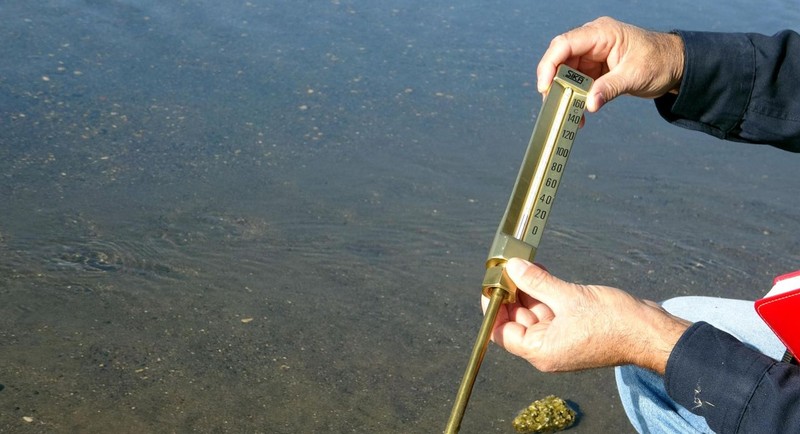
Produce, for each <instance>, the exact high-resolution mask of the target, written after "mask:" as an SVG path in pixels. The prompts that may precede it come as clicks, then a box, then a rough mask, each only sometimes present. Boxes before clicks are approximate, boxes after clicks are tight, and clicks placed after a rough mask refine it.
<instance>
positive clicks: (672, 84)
mask: <svg viewBox="0 0 800 434" xmlns="http://www.w3.org/2000/svg"><path fill="white" fill-rule="evenodd" d="M683 63H684V53H683V40H682V39H681V38H680V36H678V35H674V34H670V33H659V32H651V31H647V30H644V29H641V28H639V27H635V26H632V25H629V24H625V23H622V22H619V21H616V20H614V19H612V18H608V17H602V18H598V19H596V20H594V21H592V22H590V23H587V24H585V25H583V26H582V27H578V28H576V29H573V30H570V31H569V32H567V33H564V34H562V35H559V36H556V37H555V38H554V39H553V41H552V42H551V43H550V47H549V48H548V49H547V51H546V52H545V53H544V55H543V56H542V59H541V61H540V62H539V66H538V67H537V69H536V74H537V77H538V78H537V88H538V90H539V92H541V93H543V94H544V93H545V92H547V89H548V88H549V86H550V83H551V82H552V81H553V77H555V74H556V69H557V68H558V65H561V64H567V65H568V66H570V67H572V68H574V69H577V70H579V71H581V72H583V73H584V74H587V75H589V76H590V77H592V78H593V79H595V82H594V84H593V85H592V89H591V91H590V92H589V95H588V96H587V104H586V108H587V110H589V112H596V111H597V110H599V109H600V107H602V106H603V105H604V104H605V103H607V102H608V101H611V100H612V99H614V98H616V97H618V96H620V95H623V94H629V95H634V96H639V97H643V98H657V97H659V96H661V95H664V94H665V93H667V92H673V93H675V92H677V91H678V89H679V87H680V82H681V79H682V76H683Z"/></svg>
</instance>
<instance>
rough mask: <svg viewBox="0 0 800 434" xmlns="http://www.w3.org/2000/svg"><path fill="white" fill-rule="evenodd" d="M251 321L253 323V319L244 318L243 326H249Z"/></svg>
mask: <svg viewBox="0 0 800 434" xmlns="http://www.w3.org/2000/svg"><path fill="white" fill-rule="evenodd" d="M251 321H253V318H242V324H247V323H249V322H251Z"/></svg>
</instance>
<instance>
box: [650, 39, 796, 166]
mask: <svg viewBox="0 0 800 434" xmlns="http://www.w3.org/2000/svg"><path fill="white" fill-rule="evenodd" d="M677 33H678V34H679V35H680V36H681V37H682V38H683V42H684V47H685V60H686V61H685V64H684V73H683V80H682V81H681V88H680V92H679V93H678V95H672V94H667V95H665V96H662V97H660V98H658V99H656V108H657V109H658V111H659V113H660V114H661V116H662V117H663V118H664V119H666V120H667V121H669V122H670V123H673V124H675V125H679V126H682V127H684V128H689V129H692V130H697V131H702V132H705V133H707V134H711V135H713V136H716V137H719V138H721V139H726V140H732V141H739V142H749V143H763V144H770V145H773V146H776V147H778V148H781V149H785V150H787V151H792V152H800V83H798V80H800V35H798V34H797V33H795V32H792V31H783V32H780V33H777V34H775V35H774V36H764V35H759V34H754V33H712V32H687V31H678V32H677Z"/></svg>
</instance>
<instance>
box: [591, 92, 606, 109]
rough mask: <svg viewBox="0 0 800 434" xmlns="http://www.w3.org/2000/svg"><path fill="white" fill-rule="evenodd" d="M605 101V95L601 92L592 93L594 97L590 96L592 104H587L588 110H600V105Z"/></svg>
mask: <svg viewBox="0 0 800 434" xmlns="http://www.w3.org/2000/svg"><path fill="white" fill-rule="evenodd" d="M605 103H606V99H605V97H603V94H602V93H600V92H598V93H596V94H594V98H592V104H589V111H590V112H592V113H594V112H596V111H598V110H600V107H602V106H603V104H605Z"/></svg>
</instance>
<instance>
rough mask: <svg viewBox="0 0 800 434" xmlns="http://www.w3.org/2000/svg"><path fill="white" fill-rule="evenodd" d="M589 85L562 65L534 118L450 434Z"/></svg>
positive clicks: (508, 298)
mask: <svg viewBox="0 0 800 434" xmlns="http://www.w3.org/2000/svg"><path fill="white" fill-rule="evenodd" d="M591 85H592V79H591V78H589V77H587V76H585V75H583V74H582V73H580V72H578V71H576V70H574V69H572V68H569V67H568V66H566V65H561V66H559V68H558V71H557V72H556V77H555V78H554V79H553V83H552V84H551V85H550V90H549V91H548V93H547V97H546V98H545V100H544V103H543V105H542V109H541V112H540V113H539V117H538V118H537V119H536V125H535V126H534V128H533V134H532V135H531V140H530V143H529V144H528V150H527V151H526V152H525V157H524V158H523V160H522V167H521V168H520V171H519V175H517V181H516V183H515V184H514V190H513V191H512V193H511V198H510V199H509V201H508V206H507V207H506V211H505V214H503V219H502V220H501V221H500V226H499V227H498V228H497V233H496V234H495V236H494V241H493V242H492V247H491V248H490V249H489V257H488V258H487V260H486V274H485V275H484V278H483V294H484V295H485V296H486V297H489V306H488V307H487V309H486V313H485V315H484V318H483V322H482V323H481V328H480V330H479V332H478V338H477V339H476V341H475V346H474V347H473V349H472V354H471V355H470V359H469V363H468V364H467V369H466V372H465V373H464V378H463V379H462V380H461V386H460V387H459V390H458V394H457V395H456V400H455V402H454V403H453V411H452V412H451V414H450V419H449V421H448V423H447V427H446V428H445V432H446V433H448V434H449V433H457V432H458V430H459V428H460V426H461V420H462V419H463V417H464V411H465V409H466V406H467V402H468V401H469V396H470V394H471V393H472V387H473V385H474V384H475V378H476V377H477V375H478V369H480V365H481V362H482V361H483V357H484V355H485V354H486V347H487V344H488V343H489V337H490V335H491V331H492V328H493V327H494V321H495V318H496V317H497V312H498V310H499V309H500V306H501V305H502V304H503V303H513V302H515V301H516V297H517V287H516V285H514V282H512V281H511V279H509V278H508V275H507V274H506V272H505V266H506V263H507V262H508V260H509V259H511V258H523V259H527V260H528V261H533V258H534V256H535V255H536V249H537V248H538V247H539V241H540V240H541V237H542V231H543V230H544V225H545V223H546V222H547V218H548V217H549V214H550V210H551V208H552V206H553V202H554V200H555V196H556V192H557V191H558V187H559V184H560V183H561V176H562V174H563V173H564V168H565V166H566V164H567V158H569V154H570V152H571V151H572V143H573V141H574V140H575V135H576V134H577V132H578V127H579V125H580V122H581V118H582V117H583V112H584V108H585V107H586V95H587V93H588V92H589V88H590V87H591Z"/></svg>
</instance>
